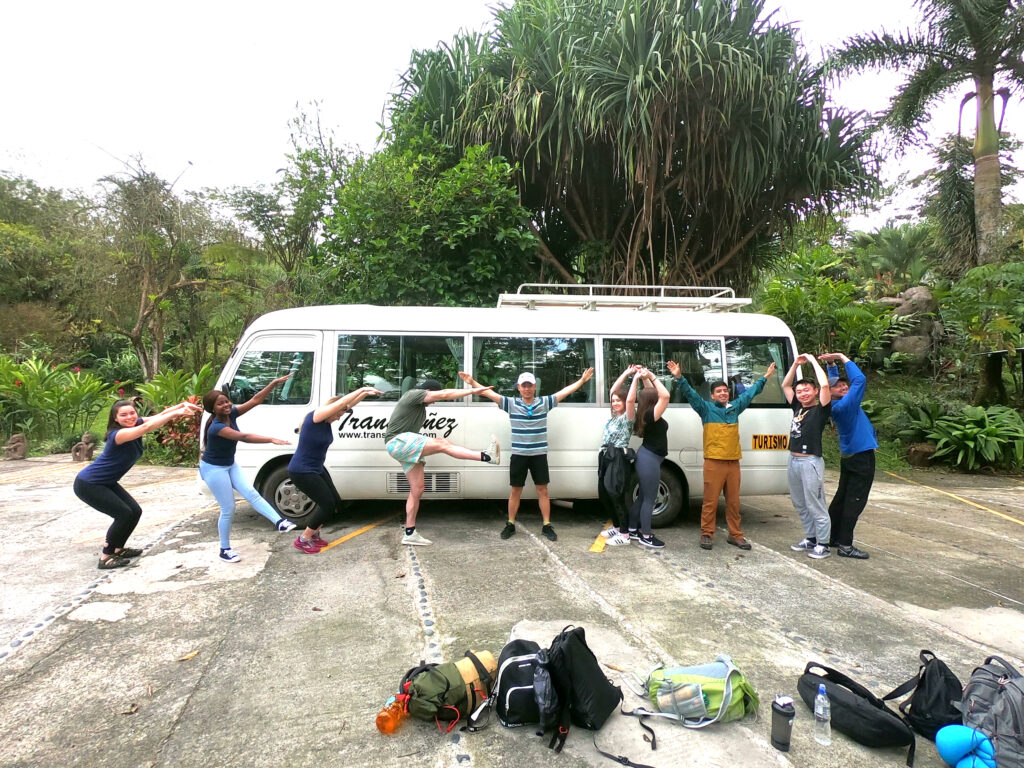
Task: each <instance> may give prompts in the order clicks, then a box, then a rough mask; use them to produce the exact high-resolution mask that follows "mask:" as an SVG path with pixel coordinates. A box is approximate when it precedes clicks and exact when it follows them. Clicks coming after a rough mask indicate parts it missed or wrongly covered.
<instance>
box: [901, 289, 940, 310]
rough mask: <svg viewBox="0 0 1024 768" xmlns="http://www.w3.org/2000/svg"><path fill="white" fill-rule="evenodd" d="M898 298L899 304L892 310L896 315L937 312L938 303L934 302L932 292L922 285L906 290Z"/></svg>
mask: <svg viewBox="0 0 1024 768" xmlns="http://www.w3.org/2000/svg"><path fill="white" fill-rule="evenodd" d="M898 298H899V299H900V303H899V304H898V305H897V306H896V307H894V308H893V312H894V313H896V314H897V315H914V314H919V315H924V314H930V313H935V312H938V311H939V302H937V301H936V300H935V297H934V296H933V295H932V292H931V291H930V290H928V289H927V288H925V287H924V286H923V285H915V286H914V287H913V288H907V290H905V291H904V292H903V293H901V294H900V295H899V297H898Z"/></svg>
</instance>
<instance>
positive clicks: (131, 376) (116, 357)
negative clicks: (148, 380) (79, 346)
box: [91, 349, 142, 389]
mask: <svg viewBox="0 0 1024 768" xmlns="http://www.w3.org/2000/svg"><path fill="white" fill-rule="evenodd" d="M91 367H92V372H93V373H94V374H96V375H97V376H98V377H99V378H100V379H101V380H102V381H106V382H110V383H113V384H116V385H117V386H118V387H119V388H124V389H128V388H130V387H131V386H132V383H133V381H134V380H135V379H136V378H138V376H139V375H140V374H141V373H142V369H141V368H140V366H139V356H138V355H136V354H135V352H133V351H132V350H130V349H122V350H121V351H120V352H110V353H109V354H107V355H106V356H105V357H100V358H97V359H95V360H93V363H92V366H91Z"/></svg>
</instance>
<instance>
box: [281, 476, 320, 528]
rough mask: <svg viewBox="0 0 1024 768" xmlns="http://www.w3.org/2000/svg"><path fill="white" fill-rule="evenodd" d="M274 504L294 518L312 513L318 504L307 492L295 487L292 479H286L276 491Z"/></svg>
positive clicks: (284, 513)
mask: <svg viewBox="0 0 1024 768" xmlns="http://www.w3.org/2000/svg"><path fill="white" fill-rule="evenodd" d="M274 504H275V505H276V506H277V508H278V510H279V511H280V512H281V514H282V515H284V516H285V517H290V518H292V519H293V520H294V519H296V518H302V517H306V516H307V515H310V514H311V513H312V512H313V510H314V509H316V504H315V503H314V501H313V500H312V499H311V498H309V496H307V495H306V494H304V493H303V492H302V491H300V490H299V489H298V488H296V487H295V483H293V482H292V481H291V480H285V481H284V482H283V483H281V484H280V485H278V486H277V489H276V490H275V491H274Z"/></svg>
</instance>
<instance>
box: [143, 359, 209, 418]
mask: <svg viewBox="0 0 1024 768" xmlns="http://www.w3.org/2000/svg"><path fill="white" fill-rule="evenodd" d="M216 378H217V372H216V371H214V370H213V366H212V365H210V363H207V364H206V365H204V366H203V367H202V368H200V369H199V371H197V372H196V373H193V374H189V373H187V372H185V371H180V370H179V371H164V372H162V373H158V374H157V375H156V376H154V377H153V378H152V380H150V381H148V382H146V383H145V384H140V385H139V386H138V387H136V391H137V392H138V393H139V395H140V396H141V397H142V400H143V403H145V405H146V407H147V408H148V409H149V411H150V412H153V411H159V410H162V409H163V408H166V407H167V406H169V405H176V404H177V403H180V402H183V401H185V400H188V399H189V398H190V397H202V396H203V395H204V394H205V393H206V392H207V391H208V390H209V389H210V388H211V387H212V386H213V382H214V381H215V380H216Z"/></svg>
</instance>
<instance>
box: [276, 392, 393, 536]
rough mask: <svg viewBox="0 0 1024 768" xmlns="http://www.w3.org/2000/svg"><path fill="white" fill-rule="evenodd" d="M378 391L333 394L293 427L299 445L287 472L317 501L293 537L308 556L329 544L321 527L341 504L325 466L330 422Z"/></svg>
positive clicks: (332, 440) (301, 488) (330, 434)
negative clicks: (303, 528) (304, 523)
mask: <svg viewBox="0 0 1024 768" xmlns="http://www.w3.org/2000/svg"><path fill="white" fill-rule="evenodd" d="M380 394H383V393H382V392H381V391H380V390H378V389H374V388H373V387H360V388H359V389H356V390H353V391H352V392H349V393H348V394H347V395H345V396H344V397H342V396H340V395H336V396H335V397H332V398H330V399H329V400H328V401H327V402H326V403H324V404H323V405H322V406H320V407H319V408H317V409H316V410H315V411H310V412H309V413H307V414H306V418H304V419H303V420H302V426H301V427H299V428H298V429H297V430H296V431H297V432H298V433H299V444H298V445H297V446H296V447H295V454H294V455H293V456H292V460H291V461H290V462H289V463H288V475H289V476H290V477H291V479H292V482H293V483H295V487H296V488H298V489H299V490H300V491H302V492H303V493H304V494H306V495H307V496H309V498H311V499H312V500H313V501H314V503H316V509H314V510H313V512H312V513H311V514H310V516H309V520H307V521H306V530H305V531H303V532H302V534H300V535H299V536H298V537H297V538H296V539H295V544H294V546H295V548H296V549H298V550H300V551H302V552H305V553H306V554H307V555H315V554H317V553H318V552H319V551H320V550H321V549H323V548H324V547H326V546H327V545H328V544H329V543H330V542H328V541H326V540H324V539H323V538H321V536H320V528H321V526H323V524H324V521H325V520H326V519H327V518H328V517H330V515H331V514H332V513H333V512H334V511H335V509H337V507H338V505H339V504H341V498H340V497H339V496H338V490H337V489H336V488H335V487H334V481H333V480H331V475H330V473H329V472H328V471H327V467H326V466H324V462H325V461H326V460H327V449H328V448H330V447H331V443H333V442H334V429H333V428H332V427H331V424H333V423H334V422H336V421H337V420H338V419H340V418H341V415H342V414H343V413H345V411H349V410H352V407H353V406H354V405H355V404H356V403H358V402H359V401H360V400H362V399H363V398H364V397H368V396H370V395H380Z"/></svg>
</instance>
